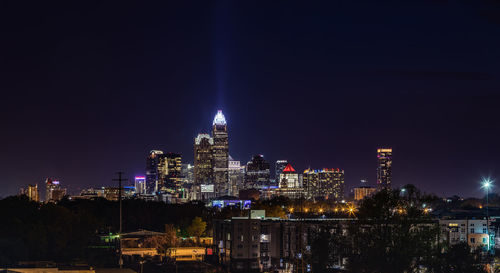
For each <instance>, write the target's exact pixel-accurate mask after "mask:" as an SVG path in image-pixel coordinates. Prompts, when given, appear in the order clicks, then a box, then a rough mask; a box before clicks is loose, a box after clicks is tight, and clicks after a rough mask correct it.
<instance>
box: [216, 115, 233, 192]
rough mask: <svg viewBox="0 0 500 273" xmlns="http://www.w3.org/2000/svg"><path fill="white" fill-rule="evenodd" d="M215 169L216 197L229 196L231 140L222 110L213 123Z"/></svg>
mask: <svg viewBox="0 0 500 273" xmlns="http://www.w3.org/2000/svg"><path fill="white" fill-rule="evenodd" d="M212 137H213V143H214V144H213V146H212V152H213V167H214V184H215V195H216V196H222V195H227V194H228V190H229V175H228V167H229V139H228V134H227V123H226V118H225V117H224V114H222V110H218V111H217V114H216V115H215V117H214V121H213V123H212Z"/></svg>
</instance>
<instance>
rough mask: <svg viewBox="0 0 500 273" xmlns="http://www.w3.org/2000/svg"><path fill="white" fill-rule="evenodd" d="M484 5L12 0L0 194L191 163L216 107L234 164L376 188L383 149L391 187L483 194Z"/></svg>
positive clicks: (492, 75)
mask: <svg viewBox="0 0 500 273" xmlns="http://www.w3.org/2000/svg"><path fill="white" fill-rule="evenodd" d="M499 9H500V8H499V7H498V5H494V4H487V3H441V2H439V3H429V2H425V3H420V2H418V3H407V4H405V5H403V4H401V6H399V5H392V4H387V3H379V2H377V3H374V2H370V1H361V2H358V3H351V2H349V3H326V4H324V5H320V4H311V5H307V6H305V7H304V6H302V5H299V4H295V3H289V4H288V5H287V6H286V7H283V5H281V4H280V3H267V6H266V8H265V9H263V8H262V6H260V5H258V4H251V3H239V2H237V3H222V2H203V3H198V5H192V4H189V3H162V4H158V6H155V7H145V6H142V7H138V6H135V5H127V4H123V5H121V6H119V7H117V6H115V5H112V4H109V3H102V4H89V5H88V6H85V7H82V6H80V5H78V4H76V3H67V4H66V5H53V6H51V5H50V4H42V3H33V4H32V5H30V6H28V7H26V6H24V5H21V4H19V3H11V4H9V7H8V8H6V9H4V10H8V11H9V12H4V14H3V16H2V19H3V20H5V24H4V25H5V26H8V28H9V31H5V33H4V39H5V41H7V42H6V43H3V44H2V45H1V47H2V49H3V50H2V53H0V54H1V55H0V56H1V59H2V75H3V76H4V77H3V78H4V80H3V81H2V83H1V86H0V87H1V90H2V91H3V92H2V93H3V94H5V95H4V96H3V97H2V102H1V106H2V107H0V116H1V119H2V125H3V134H1V135H0V143H1V150H2V152H1V153H0V170H1V171H2V174H3V175H4V181H5V182H3V183H2V187H1V189H0V196H2V197H5V196H8V195H13V194H16V193H17V192H18V190H19V188H21V187H26V186H27V185H29V184H32V185H33V184H37V183H38V186H39V187H40V186H41V185H42V183H43V181H44V180H45V179H46V178H47V177H53V178H56V179H58V180H59V181H61V183H62V184H63V185H65V186H68V187H69V189H68V190H70V191H73V190H75V189H77V188H86V187H91V186H94V187H97V186H110V185H114V184H113V182H112V179H113V178H115V172H116V171H125V172H126V175H127V177H128V179H129V182H130V181H132V179H133V178H134V176H136V175H145V173H144V158H145V157H146V155H147V154H148V153H149V151H150V150H153V149H159V150H162V151H165V152H174V153H179V154H181V155H182V157H183V162H193V161H192V149H193V147H192V146H193V139H194V138H195V137H196V135H197V134H198V133H199V132H205V133H210V132H211V128H210V124H211V122H212V118H213V115H214V113H216V111H217V110H218V109H223V111H224V113H225V116H226V119H227V122H228V124H229V126H228V130H229V131H228V134H229V146H230V155H231V156H232V157H233V158H234V159H236V160H239V161H241V162H243V163H244V162H247V161H248V160H250V159H251V158H252V156H253V155H255V154H263V155H264V156H265V158H266V160H267V161H268V162H270V163H271V165H272V166H271V168H273V167H274V162H275V161H276V160H281V159H287V160H289V162H291V164H292V165H293V166H294V168H295V169H297V170H304V169H307V168H308V167H312V168H341V169H343V170H344V171H345V185H346V188H350V187H353V186H355V185H357V184H358V183H359V181H360V180H361V179H366V180H368V182H369V183H370V184H371V185H374V184H375V183H376V179H377V177H376V169H377V160H376V150H377V149H378V148H381V147H392V148H393V151H394V165H393V169H392V186H393V187H398V186H400V185H404V184H409V183H411V184H415V185H417V186H418V187H419V188H421V189H422V190H424V191H426V192H429V193H436V194H438V195H439V196H450V195H454V194H458V195H461V196H476V197H479V196H483V195H484V193H483V191H482V190H481V189H480V181H481V178H482V177H492V178H495V177H500V173H499V168H500V167H499V166H500V156H499V154H500V145H499V144H498V140H497V138H498V137H497V136H498V135H499V134H500V123H499V122H498V113H497V109H498V108H499V107H500V92H499V86H500V68H499V67H500V66H498V64H499V63H500V28H499V27H498V26H499V24H498V20H497V19H496V18H497V17H496V16H494V15H495V12H496V11H498V10H499ZM173 11H175V12H173ZM257 18H258V19H257ZM249 22H250V23H249ZM184 159H186V160H184ZM271 173H273V172H271ZM492 191H493V192H497V191H498V189H497V188H493V189H492Z"/></svg>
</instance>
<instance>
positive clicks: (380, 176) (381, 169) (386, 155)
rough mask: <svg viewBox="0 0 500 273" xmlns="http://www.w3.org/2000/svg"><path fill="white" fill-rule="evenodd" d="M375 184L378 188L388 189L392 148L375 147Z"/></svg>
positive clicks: (389, 185)
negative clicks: (376, 160) (376, 159)
mask: <svg viewBox="0 0 500 273" xmlns="http://www.w3.org/2000/svg"><path fill="white" fill-rule="evenodd" d="M377 158H378V167H377V186H378V188H379V189H390V188H391V180H392V170H391V169H392V148H381V149H377Z"/></svg>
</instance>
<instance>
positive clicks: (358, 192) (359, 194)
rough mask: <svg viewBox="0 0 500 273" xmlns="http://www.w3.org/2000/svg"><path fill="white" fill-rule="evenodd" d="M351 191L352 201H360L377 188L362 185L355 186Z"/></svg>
mask: <svg viewBox="0 0 500 273" xmlns="http://www.w3.org/2000/svg"><path fill="white" fill-rule="evenodd" d="M353 191H354V201H361V200H363V199H364V198H365V197H368V196H371V195H372V194H374V193H375V192H376V191H377V189H375V188H372V187H367V186H364V187H356V188H354V189H353Z"/></svg>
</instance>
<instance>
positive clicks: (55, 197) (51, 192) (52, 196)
mask: <svg viewBox="0 0 500 273" xmlns="http://www.w3.org/2000/svg"><path fill="white" fill-rule="evenodd" d="M65 195H66V189H63V188H61V185H60V183H59V181H57V180H52V179H51V178H47V179H46V180H45V202H57V201H59V200H61V199H62V198H63V197H64V196H65Z"/></svg>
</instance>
